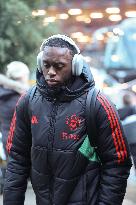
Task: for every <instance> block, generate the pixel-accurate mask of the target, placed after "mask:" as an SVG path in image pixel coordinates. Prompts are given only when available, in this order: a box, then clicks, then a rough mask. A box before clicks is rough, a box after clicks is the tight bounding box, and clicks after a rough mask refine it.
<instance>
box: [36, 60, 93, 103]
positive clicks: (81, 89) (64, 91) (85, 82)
mask: <svg viewBox="0 0 136 205" xmlns="http://www.w3.org/2000/svg"><path fill="white" fill-rule="evenodd" d="M36 80H37V88H38V90H39V91H40V93H41V94H42V95H43V96H45V97H46V98H48V99H49V100H53V99H54V98H55V99H56V98H57V99H59V101H70V100H72V99H74V98H77V97H78V96H80V95H82V94H83V93H85V92H86V91H87V90H88V89H89V88H90V87H93V86H94V85H95V82H94V78H93V76H92V73H91V70H90V67H89V65H88V64H87V63H84V66H83V70H82V74H81V75H80V76H73V78H72V81H71V82H70V83H68V84H67V85H66V86H61V87H59V89H56V90H55V88H54V87H53V89H51V88H49V86H48V85H47V83H46V82H45V80H44V76H43V74H42V73H41V72H39V70H38V69H37V73H36Z"/></svg>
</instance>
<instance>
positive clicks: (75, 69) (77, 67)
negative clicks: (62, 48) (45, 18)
mask: <svg viewBox="0 0 136 205" xmlns="http://www.w3.org/2000/svg"><path fill="white" fill-rule="evenodd" d="M55 38H60V39H62V40H64V41H66V42H68V43H69V44H71V45H72V46H74V47H75V49H76V50H77V54H75V55H74V57H73V59H72V74H73V75H75V76H80V75H81V73H82V70H83V66H84V58H83V56H82V55H81V54H80V49H79V48H78V46H77V45H76V44H75V42H74V41H73V40H72V39H71V38H69V37H68V36H65V35H61V34H57V35H53V36H51V37H49V38H48V39H46V40H44V41H43V43H42V45H41V47H40V53H39V54H38V56H37V66H38V70H39V72H40V73H41V72H42V67H43V66H42V56H43V51H44V46H45V44H46V43H47V42H48V41H49V40H51V39H55Z"/></svg>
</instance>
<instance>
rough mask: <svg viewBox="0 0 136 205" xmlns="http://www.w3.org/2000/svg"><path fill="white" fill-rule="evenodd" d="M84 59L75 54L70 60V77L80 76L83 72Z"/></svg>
mask: <svg viewBox="0 0 136 205" xmlns="http://www.w3.org/2000/svg"><path fill="white" fill-rule="evenodd" d="M83 66H84V58H83V56H82V55H81V54H75V55H74V57H73V60H72V75H75V76H80V75H81V73H82V71H83Z"/></svg>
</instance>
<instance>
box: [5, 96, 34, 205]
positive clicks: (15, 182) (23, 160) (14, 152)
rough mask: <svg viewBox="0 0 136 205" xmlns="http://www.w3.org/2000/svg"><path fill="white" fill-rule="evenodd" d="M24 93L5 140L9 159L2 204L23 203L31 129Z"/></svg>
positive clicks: (28, 167)
mask: <svg viewBox="0 0 136 205" xmlns="http://www.w3.org/2000/svg"><path fill="white" fill-rule="evenodd" d="M27 106H28V103H26V95H24V96H22V97H21V98H20V99H19V101H18V103H17V106H16V109H15V112H14V116H13V119H12V122H11V126H10V131H9V135H8V140H7V150H8V152H9V161H8V165H7V171H6V179H5V185H4V195H3V204H4V205H13V204H14V205H23V204H24V199H25V191H26V188H27V179H28V177H29V173H30V165H31V162H30V150H31V131H30V120H29V116H28V112H27V110H28V107H27Z"/></svg>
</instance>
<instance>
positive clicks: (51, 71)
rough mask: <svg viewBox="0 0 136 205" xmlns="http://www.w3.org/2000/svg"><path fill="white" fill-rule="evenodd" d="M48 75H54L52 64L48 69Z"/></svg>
mask: <svg viewBox="0 0 136 205" xmlns="http://www.w3.org/2000/svg"><path fill="white" fill-rule="evenodd" d="M48 75H56V71H55V69H54V67H53V66H51V67H50V68H49V70H48Z"/></svg>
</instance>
